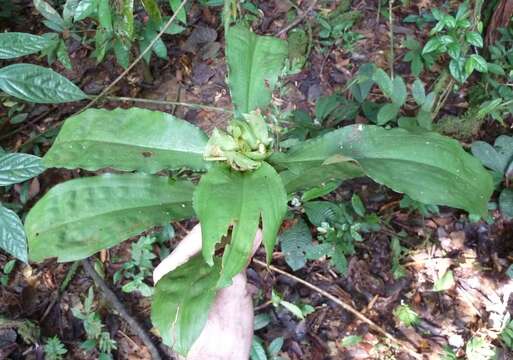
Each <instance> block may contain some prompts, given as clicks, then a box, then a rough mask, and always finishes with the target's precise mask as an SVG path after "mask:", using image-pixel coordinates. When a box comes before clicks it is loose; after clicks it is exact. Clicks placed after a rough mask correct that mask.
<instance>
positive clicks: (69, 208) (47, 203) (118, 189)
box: [25, 174, 194, 261]
mask: <svg viewBox="0 0 513 360" xmlns="http://www.w3.org/2000/svg"><path fill="white" fill-rule="evenodd" d="M193 189H194V186H193V184H192V183H190V182H185V181H177V182H172V181H170V180H168V179H167V178H165V177H159V176H153V175H142V174H139V175H135V174H128V175H113V174H107V175H103V176H96V177H90V178H82V179H77V180H71V181H68V182H65V183H63V184H59V185H57V186H56V187H54V188H53V189H51V190H50V191H49V192H48V193H47V194H46V195H45V196H44V197H43V198H42V199H41V200H40V201H39V202H38V203H37V204H36V205H34V207H33V208H32V209H31V210H30V212H29V213H28V215H27V218H26V221H25V230H26V232H27V236H28V241H29V255H30V258H31V260H33V261H41V260H43V259H45V258H50V257H58V258H59V261H73V260H78V259H83V258H85V257H88V256H90V255H92V254H94V253H96V252H97V251H100V250H101V249H105V248H109V247H112V246H114V245H116V244H118V243H120V242H121V241H123V240H126V239H128V238H129V237H131V236H135V235H137V234H139V233H141V232H142V231H144V230H146V229H148V228H151V227H153V226H157V225H161V224H164V223H168V222H170V221H172V220H180V219H185V218H189V217H191V216H192V215H193V211H192V206H191V199H192V192H193Z"/></svg>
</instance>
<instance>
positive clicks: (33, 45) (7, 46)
mask: <svg viewBox="0 0 513 360" xmlns="http://www.w3.org/2000/svg"><path fill="white" fill-rule="evenodd" d="M52 43H53V41H52V40H51V39H49V38H47V37H44V36H38V35H32V34H27V33H19V32H7V33H0V59H15V58H17V57H20V56H25V55H30V54H35V53H37V52H39V51H41V50H43V49H44V48H46V47H48V46H49V45H50V44H52Z"/></svg>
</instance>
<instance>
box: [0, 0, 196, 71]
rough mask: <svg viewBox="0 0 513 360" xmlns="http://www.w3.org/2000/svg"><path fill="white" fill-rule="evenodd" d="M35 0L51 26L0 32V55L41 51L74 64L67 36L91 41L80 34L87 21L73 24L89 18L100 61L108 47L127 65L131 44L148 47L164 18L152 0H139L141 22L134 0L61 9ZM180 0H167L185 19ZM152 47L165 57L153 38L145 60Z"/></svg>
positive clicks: (84, 0) (69, 4)
mask: <svg viewBox="0 0 513 360" xmlns="http://www.w3.org/2000/svg"><path fill="white" fill-rule="evenodd" d="M33 2H34V7H35V8H36V9H37V11H38V12H39V13H40V14H41V15H42V16H43V17H44V18H45V20H43V24H44V25H45V26H46V27H48V28H49V29H51V30H53V31H55V32H53V33H46V34H43V35H41V36H40V35H33V34H28V33H19V32H11V33H9V32H7V33H1V34H0V59H14V58H17V57H20V56H25V55H29V54H35V53H39V52H41V53H42V54H43V55H46V56H47V58H48V62H49V63H50V64H51V63H52V62H53V61H55V59H58V60H59V62H61V63H62V64H63V65H64V66H65V67H66V68H68V69H70V68H71V67H72V64H71V60H70V58H69V55H68V49H67V40H68V39H69V38H70V37H71V38H73V39H75V40H76V41H83V42H89V39H88V38H87V37H81V36H80V35H81V34H82V33H87V32H90V31H91V29H90V27H89V26H87V25H85V26H82V27H81V28H77V25H76V24H77V23H78V22H80V21H83V20H85V19H88V18H89V19H91V20H92V22H93V24H97V27H96V29H94V30H92V31H93V32H94V34H95V36H94V45H95V50H94V52H93V54H92V56H93V57H94V58H96V60H97V61H98V62H101V61H102V60H103V59H104V58H105V56H106V54H107V53H109V52H114V55H115V57H116V60H117V62H118V63H119V64H120V65H121V66H123V67H125V68H126V67H128V65H129V63H130V58H131V53H132V47H133V45H134V44H135V43H137V44H138V45H139V47H140V48H141V49H144V48H146V47H147V46H148V45H149V43H150V42H151V41H152V40H153V38H155V36H156V35H157V33H158V32H159V31H160V29H161V28H162V27H163V26H164V23H165V21H166V20H167V19H166V17H165V16H163V15H162V11H161V9H160V7H159V5H158V4H157V1H156V0H141V4H142V5H143V7H144V9H145V10H146V12H147V14H148V17H149V20H148V21H147V22H145V23H143V22H141V21H139V20H138V17H137V16H135V10H136V9H135V7H134V6H135V5H134V0H120V1H116V2H110V1H108V0H80V1H78V0H67V1H66V2H65V4H64V6H63V10H62V15H61V14H59V12H58V11H57V10H56V9H55V8H54V7H52V6H51V5H50V4H49V3H48V2H46V1H44V0H33ZM180 3H181V1H177V0H169V6H170V8H171V11H172V12H178V14H177V20H178V21H179V22H180V23H181V24H182V25H185V24H186V21H187V16H186V12H185V9H184V8H180V9H179V6H180ZM182 25H180V24H178V23H174V24H173V25H171V26H170V28H169V29H167V30H166V33H167V34H178V33H180V32H182V31H183V30H184V29H185V28H184V27H183V26H182ZM152 53H154V54H156V55H157V56H158V57H161V58H164V59H167V49H166V46H165V45H164V42H163V41H162V40H161V39H159V40H157V42H156V43H155V44H154V46H153V48H152V51H151V52H148V53H147V55H145V57H144V60H146V61H147V62H149V61H150V57H151V55H152Z"/></svg>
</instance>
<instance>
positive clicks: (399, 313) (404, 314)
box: [394, 304, 420, 326]
mask: <svg viewBox="0 0 513 360" xmlns="http://www.w3.org/2000/svg"><path fill="white" fill-rule="evenodd" d="M394 316H395V318H396V319H397V321H399V322H400V323H401V324H403V325H404V326H415V325H417V324H419V323H420V318H419V315H418V314H417V313H416V312H415V311H414V310H413V309H412V308H411V307H410V305H408V304H401V305H398V306H397V307H396V308H395V309H394Z"/></svg>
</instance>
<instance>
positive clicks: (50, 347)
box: [44, 336, 68, 360]
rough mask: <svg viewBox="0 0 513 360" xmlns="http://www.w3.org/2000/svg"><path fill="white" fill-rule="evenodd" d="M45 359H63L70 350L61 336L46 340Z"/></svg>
mask: <svg viewBox="0 0 513 360" xmlns="http://www.w3.org/2000/svg"><path fill="white" fill-rule="evenodd" d="M44 350H45V360H62V359H63V358H64V355H65V354H66V353H67V352H68V350H67V349H66V347H65V346H64V344H63V343H62V342H61V339H59V337H57V336H54V337H51V338H49V339H48V340H46V344H45V345H44Z"/></svg>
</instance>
